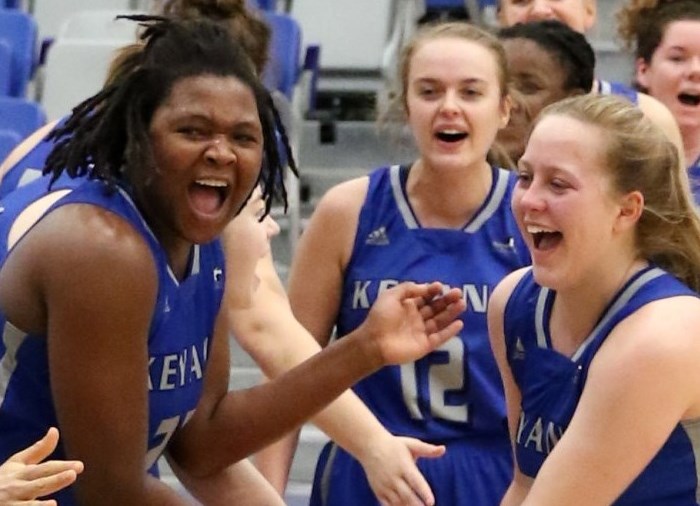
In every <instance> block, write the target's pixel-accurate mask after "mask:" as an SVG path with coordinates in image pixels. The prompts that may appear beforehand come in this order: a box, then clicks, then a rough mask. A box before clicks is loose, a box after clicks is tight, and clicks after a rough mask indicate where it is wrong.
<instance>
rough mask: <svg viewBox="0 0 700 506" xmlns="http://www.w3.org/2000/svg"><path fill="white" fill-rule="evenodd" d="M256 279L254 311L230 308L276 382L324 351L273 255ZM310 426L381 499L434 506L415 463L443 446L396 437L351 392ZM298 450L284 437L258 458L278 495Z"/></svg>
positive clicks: (242, 338) (249, 347)
mask: <svg viewBox="0 0 700 506" xmlns="http://www.w3.org/2000/svg"><path fill="white" fill-rule="evenodd" d="M257 274H258V278H259V279H260V286H259V288H258V290H257V292H256V295H255V301H254V302H253V304H252V306H251V307H249V308H244V309H236V308H235V307H234V306H233V305H231V304H228V305H227V307H228V308H229V315H230V323H231V326H232V329H233V333H234V334H235V335H236V336H238V337H237V339H238V341H239V342H240V343H241V344H242V345H243V346H244V348H245V349H246V351H248V353H250V354H251V355H252V356H253V358H254V359H255V360H256V362H257V363H258V364H260V366H261V367H262V368H263V370H264V372H265V374H266V375H268V376H269V377H272V378H274V377H277V376H279V375H280V374H282V373H283V372H284V371H286V370H288V369H290V368H291V367H293V366H295V365H297V364H299V363H301V362H302V361H304V360H305V359H306V358H308V357H310V356H312V355H313V354H315V353H317V352H318V351H319V350H320V349H321V347H320V346H319V344H318V343H317V342H316V341H315V340H314V338H313V337H312V336H311V335H310V334H309V333H308V332H307V331H306V330H305V329H304V328H303V327H302V326H301V324H300V323H299V322H297V321H296V319H295V318H294V316H293V314H292V312H291V309H290V307H289V301H288V299H287V295H286V293H285V291H284V287H283V285H282V283H281V281H280V279H279V277H278V276H277V273H276V272H275V269H274V264H273V262H272V257H271V256H269V255H268V256H267V257H265V258H264V259H263V260H261V261H260V263H259V265H258V269H257ZM234 282H235V281H234ZM349 419H352V420H353V424H352V427H350V426H349V425H348V423H347V420H349ZM312 421H313V422H314V423H315V424H316V425H318V426H319V427H320V428H321V429H322V430H323V431H324V432H325V433H326V434H328V436H329V437H330V438H331V439H333V440H335V441H336V442H337V443H338V444H339V445H340V446H342V447H343V448H345V449H346V450H347V451H349V452H350V453H351V454H353V455H354V456H355V457H356V458H357V459H358V460H359V461H360V462H362V464H363V466H364V467H365V469H368V470H370V472H369V473H368V474H369V475H370V478H371V479H373V489H374V490H375V493H377V494H378V495H379V496H380V497H383V496H387V497H390V494H392V491H393V493H394V494H396V496H397V497H400V498H401V501H402V504H409V505H410V504H411V501H415V500H416V496H415V493H418V494H419V495H420V497H422V498H423V502H424V503H427V504H432V503H433V497H432V493H431V492H430V488H429V487H428V486H427V484H425V486H424V487H421V485H422V483H421V482H422V481H423V480H422V477H421V476H420V473H419V472H418V470H417V468H416V467H415V464H414V459H415V458H418V457H432V456H440V455H442V454H443V453H444V447H442V446H435V445H430V444H427V443H423V442H421V441H419V440H416V439H413V438H396V437H394V436H392V435H391V434H390V433H389V432H388V431H387V430H386V429H385V428H384V427H383V426H382V425H381V424H380V423H379V421H377V419H376V418H375V417H374V415H373V414H372V413H371V411H369V409H367V407H366V406H365V405H364V404H363V403H362V402H361V401H360V399H359V398H357V396H356V395H355V394H354V393H352V391H350V390H348V391H347V392H345V393H343V394H342V395H341V396H340V397H339V398H338V399H337V400H336V401H334V402H333V404H331V405H330V406H329V407H328V408H326V409H324V410H323V411H322V412H321V413H319V414H318V415H317V416H316V417H314V419H313V420H312ZM295 445H296V439H295V438H294V437H293V436H292V437H286V438H283V439H282V440H280V441H278V442H276V443H275V444H273V445H272V446H271V447H269V448H268V449H265V450H262V451H261V452H259V453H258V455H257V456H256V465H257V466H258V468H259V469H260V470H261V471H262V472H263V474H264V475H265V476H266V477H267V478H268V479H269V480H270V482H271V483H272V484H273V485H274V486H275V488H276V489H277V491H278V492H280V493H283V492H284V489H285V487H286V483H287V479H288V473H289V467H290V466H289V464H290V463H291V459H292V457H293V454H294V448H295ZM416 474H417V476H418V477H417V478H416V477H415V475H416ZM413 491H415V493H414V492H413ZM389 504H391V503H390V502H389ZM416 504H419V503H416Z"/></svg>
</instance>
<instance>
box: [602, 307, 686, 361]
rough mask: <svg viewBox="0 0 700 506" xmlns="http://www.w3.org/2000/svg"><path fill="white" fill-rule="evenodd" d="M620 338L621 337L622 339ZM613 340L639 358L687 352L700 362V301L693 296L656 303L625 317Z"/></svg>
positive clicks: (615, 330) (613, 333)
mask: <svg viewBox="0 0 700 506" xmlns="http://www.w3.org/2000/svg"><path fill="white" fill-rule="evenodd" d="M618 336H619V337H618ZM611 337H616V338H617V339H616V340H619V341H620V344H621V347H622V348H623V349H624V350H625V351H626V352H628V353H633V354H634V356H635V357H636V358H640V357H641V356H643V355H644V354H647V353H648V354H650V355H651V357H652V358H659V357H661V356H673V355H677V356H678V358H683V356H684V355H685V354H687V353H691V354H695V357H696V359H699V360H700V299H699V298H697V297H691V296H679V297H669V298H666V299H660V300H655V301H653V302H650V303H649V304H646V305H644V306H642V307H641V308H639V309H638V310H637V311H635V312H634V313H632V314H631V315H630V316H629V317H627V318H625V319H624V320H623V321H622V322H620V324H619V325H618V326H617V327H616V328H615V329H614V330H613V332H612V333H611Z"/></svg>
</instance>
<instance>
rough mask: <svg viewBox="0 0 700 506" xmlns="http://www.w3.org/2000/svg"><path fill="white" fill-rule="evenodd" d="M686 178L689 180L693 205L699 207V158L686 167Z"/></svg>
mask: <svg viewBox="0 0 700 506" xmlns="http://www.w3.org/2000/svg"><path fill="white" fill-rule="evenodd" d="M688 178H689V179H690V191H692V192H693V199H694V200H695V205H696V206H700V156H699V157H698V158H697V159H696V160H695V162H693V164H692V165H691V166H690V167H688Z"/></svg>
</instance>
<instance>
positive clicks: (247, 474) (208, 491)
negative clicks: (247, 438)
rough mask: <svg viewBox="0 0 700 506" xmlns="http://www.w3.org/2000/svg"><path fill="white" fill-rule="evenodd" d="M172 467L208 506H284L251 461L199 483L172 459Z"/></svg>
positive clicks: (237, 464)
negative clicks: (233, 505)
mask: <svg viewBox="0 0 700 506" xmlns="http://www.w3.org/2000/svg"><path fill="white" fill-rule="evenodd" d="M168 463H169V464H170V467H171V468H172V470H173V472H174V473H175V475H176V476H177V477H178V479H179V480H180V482H181V483H182V484H183V485H184V486H185V488H186V489H187V490H188V491H189V492H190V493H191V494H192V495H193V496H194V497H195V498H196V499H197V500H198V501H199V502H201V503H202V504H203V505H204V506H230V505H232V504H235V505H236V506H284V501H283V500H282V497H280V495H279V494H278V493H277V492H276V491H275V490H274V489H273V488H272V486H271V485H270V484H269V483H268V482H267V480H265V478H264V477H263V476H262V475H261V474H260V473H259V472H258V471H257V469H255V467H254V466H253V464H251V463H250V461H248V460H247V459H243V460H241V461H240V462H236V463H235V464H233V465H231V466H229V467H227V468H226V469H224V470H223V471H221V472H219V473H217V474H215V475H213V476H207V477H206V478H205V479H198V478H194V477H193V476H190V475H189V474H187V473H185V472H184V471H183V470H182V469H181V468H180V467H179V466H178V465H177V464H176V463H175V462H174V461H173V460H172V459H168Z"/></svg>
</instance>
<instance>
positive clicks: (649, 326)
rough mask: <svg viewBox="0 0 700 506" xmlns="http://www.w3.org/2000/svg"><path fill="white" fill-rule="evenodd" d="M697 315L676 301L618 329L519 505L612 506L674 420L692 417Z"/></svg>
mask: <svg viewBox="0 0 700 506" xmlns="http://www.w3.org/2000/svg"><path fill="white" fill-rule="evenodd" d="M699 310H700V303H698V301H697V299H694V298H689V297H675V298H671V299H664V300H660V301H655V302H653V303H651V304H648V305H646V306H644V307H642V308H641V309H639V310H638V311H636V312H635V313H634V314H632V315H631V316H629V317H628V318H626V319H625V320H624V321H622V322H621V323H620V324H618V326H617V327H616V328H615V329H614V330H613V332H612V333H611V334H610V335H609V336H608V338H607V340H606V342H605V343H604V344H603V346H602V347H601V349H600V350H599V351H598V353H597V354H596V357H595V358H594V359H593V362H592V364H591V368H590V370H589V375H588V380H587V382H586V385H585V387H584V390H583V395H582V397H581V399H580V401H579V404H578V406H577V408H576V411H575V413H574V417H573V419H572V420H571V423H570V425H569V427H568V428H567V429H566V432H565V433H564V435H563V436H562V438H561V440H560V441H559V442H558V443H557V446H556V447H555V448H554V450H553V451H552V453H551V454H550V455H549V457H548V458H547V460H546V461H545V463H544V465H543V466H542V468H541V470H540V472H539V474H538V476H537V479H536V480H535V482H534V484H533V486H532V489H531V491H530V494H529V495H528V497H527V500H526V501H525V503H524V504H527V505H535V504H536V505H538V506H548V505H560V504H571V505H579V504H581V505H583V504H584V500H583V498H585V504H586V506H596V505H604V504H611V503H612V502H614V501H615V499H616V498H617V497H618V496H619V495H620V494H621V493H622V492H623V491H624V490H625V489H626V488H627V487H628V486H629V484H630V483H631V482H632V481H633V480H634V479H635V478H636V477H637V476H638V475H639V473H641V471H642V470H643V469H644V467H645V466H646V465H647V464H648V463H649V461H651V459H652V458H653V457H654V455H655V454H656V453H657V452H658V451H659V449H660V448H661V446H662V445H663V444H664V442H665V441H666V440H667V438H668V437H669V435H670V434H671V431H672V430H673V429H674V427H675V426H676V425H677V424H678V422H679V421H680V420H682V419H691V418H697V417H698V415H699V414H700V406H698V404H700V403H699V402H698V399H700V372H698V367H697V361H698V357H700V339H699V338H700V336H699V335H698V328H700V327H699V325H700V318H698V312H699ZM649 406H653V410H650V409H649Z"/></svg>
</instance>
